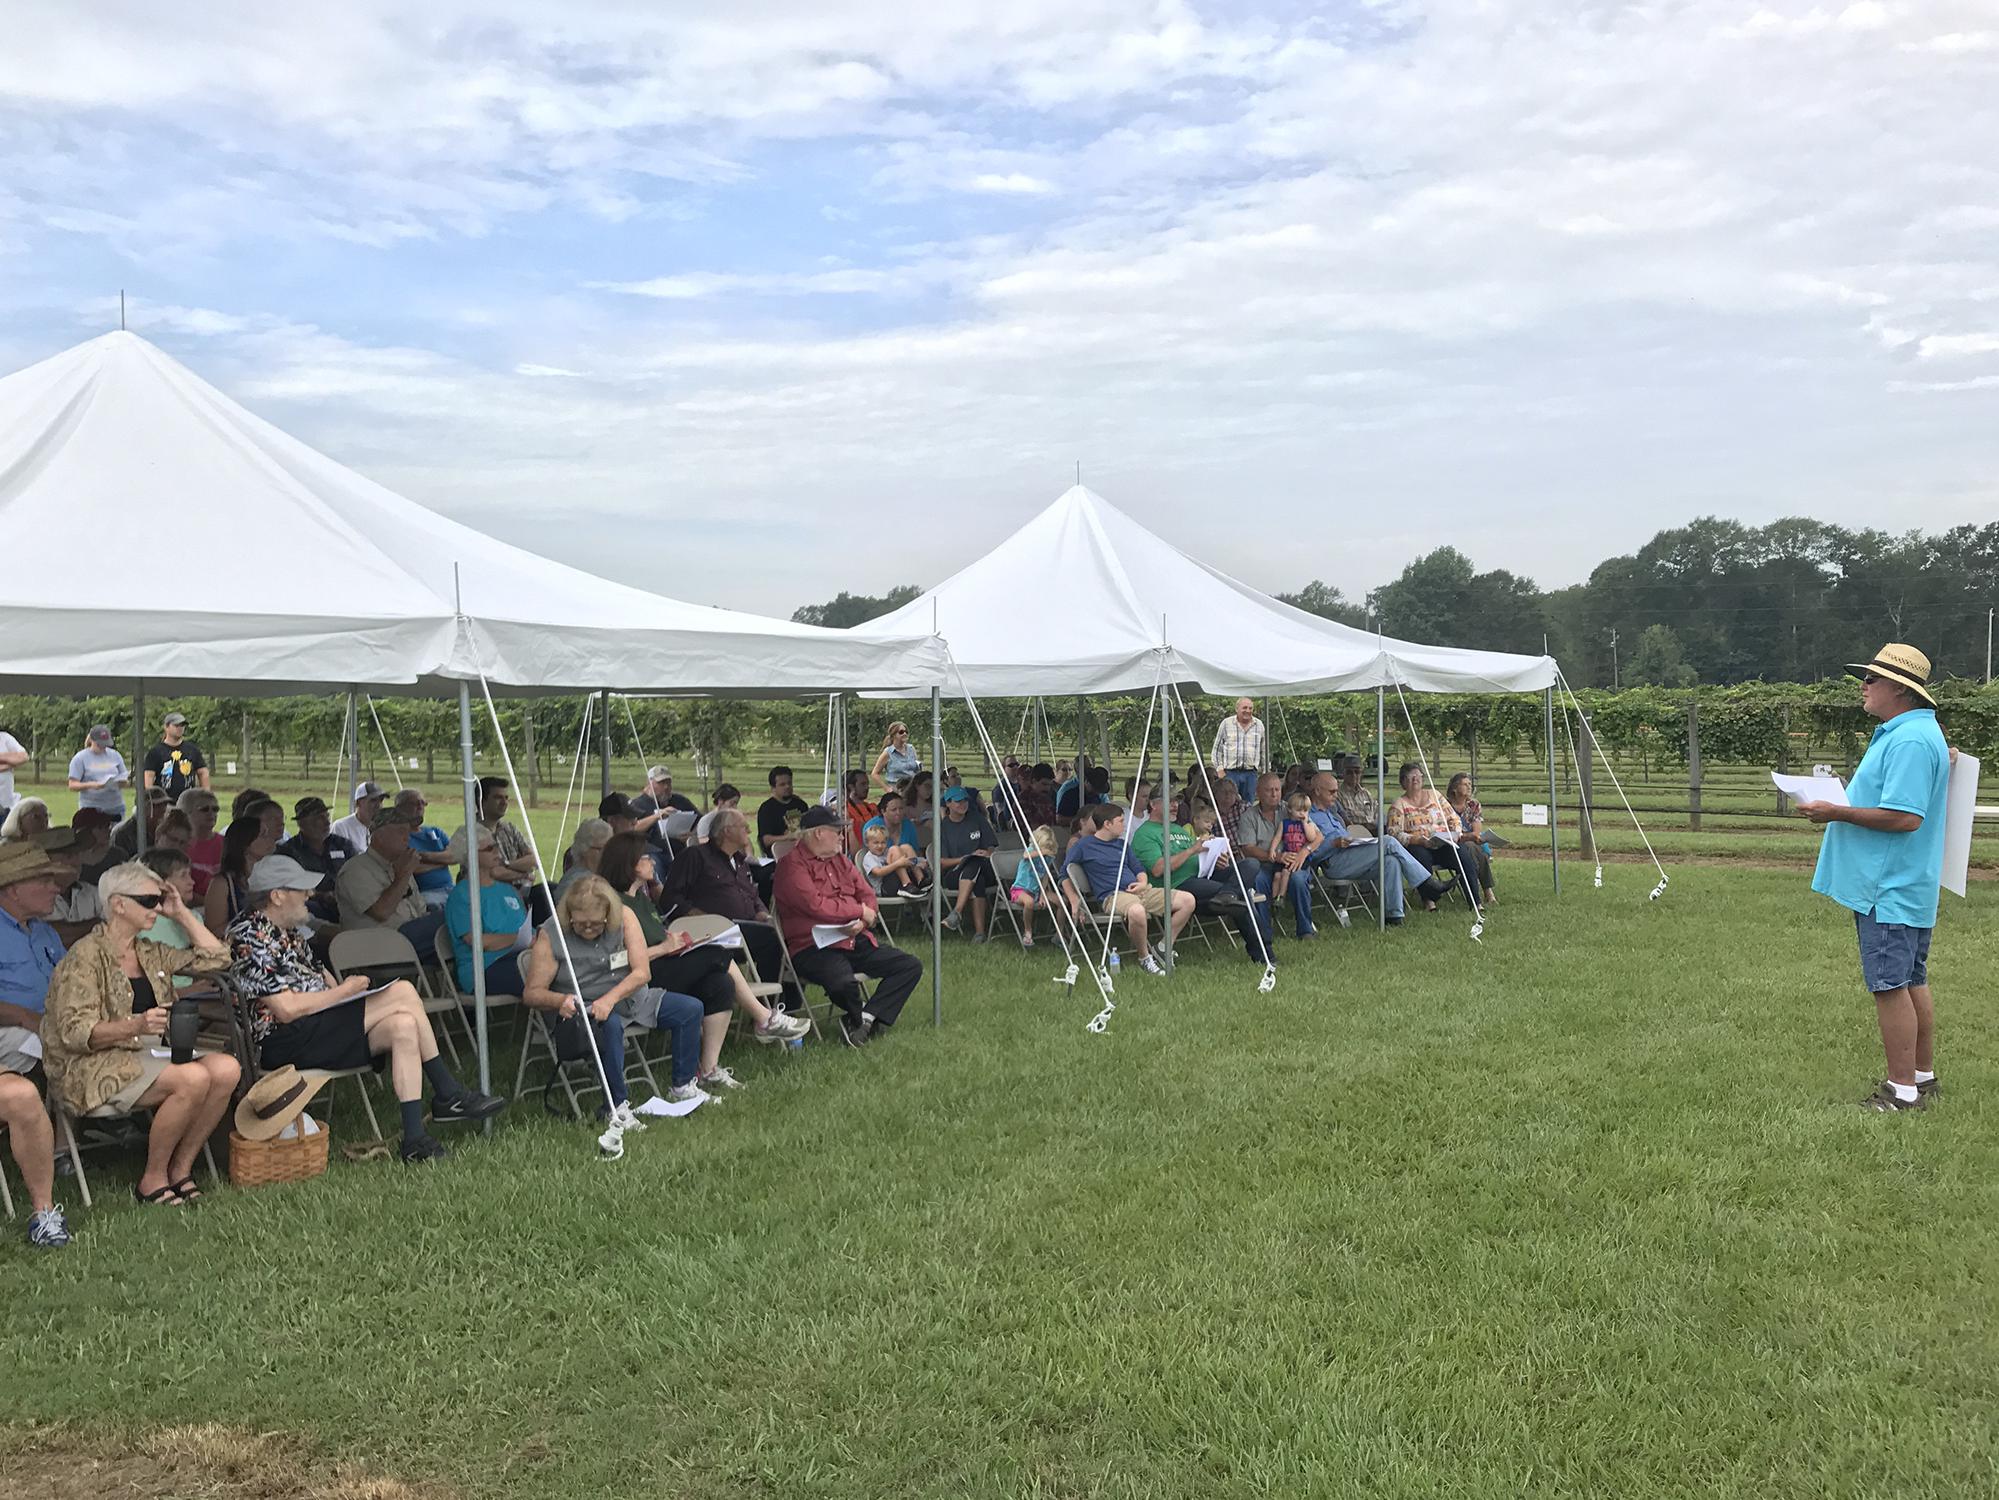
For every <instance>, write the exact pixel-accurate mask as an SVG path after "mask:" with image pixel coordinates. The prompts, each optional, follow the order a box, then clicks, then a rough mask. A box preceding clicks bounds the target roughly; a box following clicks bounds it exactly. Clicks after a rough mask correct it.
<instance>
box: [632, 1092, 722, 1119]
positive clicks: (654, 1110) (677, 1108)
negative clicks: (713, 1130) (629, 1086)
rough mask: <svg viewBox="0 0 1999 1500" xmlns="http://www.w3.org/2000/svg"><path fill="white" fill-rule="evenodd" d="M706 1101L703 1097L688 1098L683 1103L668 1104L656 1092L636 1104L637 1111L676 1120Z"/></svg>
mask: <svg viewBox="0 0 1999 1500" xmlns="http://www.w3.org/2000/svg"><path fill="white" fill-rule="evenodd" d="M707 1102H708V1101H707V1100H705V1099H689V1100H688V1101H687V1102H686V1103H685V1104H669V1103H668V1102H667V1101H666V1100H665V1099H662V1098H661V1097H660V1096H659V1095H658V1094H654V1095H653V1096H652V1097H651V1098H650V1099H648V1100H646V1102H645V1103H643V1104H641V1105H639V1106H638V1113H639V1114H642V1115H653V1116H655V1117H658V1116H662V1115H663V1116H665V1117H666V1118H668V1119H673V1120H677V1119H679V1118H680V1117H681V1116H683V1115H691V1114H693V1113H694V1111H695V1110H697V1109H699V1108H700V1107H701V1106H702V1105H703V1104H705V1103H707Z"/></svg>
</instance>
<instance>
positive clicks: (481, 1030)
mask: <svg viewBox="0 0 1999 1500" xmlns="http://www.w3.org/2000/svg"><path fill="white" fill-rule="evenodd" d="M458 764H459V773H460V776H461V777H462V778H463V791H464V794H465V867H464V879H465V880H466V881H467V882H468V883H469V884H470V886H471V890H470V892H469V894H470V896H471V898H472V899H471V900H470V901H469V902H468V903H467V905H468V906H469V907H470V909H471V917H472V930H471V932H470V933H468V934H467V935H466V939H465V941H466V942H467V944H468V945H470V947H471V950H472V1017H473V1035H474V1037H475V1038H476V1040H477V1042H478V1047H479V1092H480V1093H482V1094H490V1093H492V1092H493V1059H492V1052H491V1050H490V1049H489V1048H488V1046H487V1041H486V961H485V960H486V940H485V925H484V923H483V922H482V921H481V918H482V916H483V915H484V914H483V913H482V912H481V911H480V909H479V899H480V891H479V772H478V769H477V768H476V767H475V766H474V765H473V764H472V685H471V684H470V683H469V682H464V681H460V682H459V684H458ZM491 1124H492V1122H491V1121H488V1122H487V1125H488V1128H489V1129H490V1128H491Z"/></svg>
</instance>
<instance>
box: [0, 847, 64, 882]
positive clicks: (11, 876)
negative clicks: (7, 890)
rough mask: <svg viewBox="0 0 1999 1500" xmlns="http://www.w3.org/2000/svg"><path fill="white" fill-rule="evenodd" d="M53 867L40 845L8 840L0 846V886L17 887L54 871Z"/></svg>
mask: <svg viewBox="0 0 1999 1500" xmlns="http://www.w3.org/2000/svg"><path fill="white" fill-rule="evenodd" d="M54 869H55V865H54V864H53V863H51V862H50V860H49V856H48V854H47V852H46V851H45V850H43V848H42V847H41V845H39V844H37V843H33V842H31V841H29V840H27V839H9V840H7V842H6V843H4V844H0V886H8V885H17V884H19V883H20V882H21V881H23V880H33V879H34V878H35V877H36V876H38V875H47V874H50V873H52V872H53V871H54Z"/></svg>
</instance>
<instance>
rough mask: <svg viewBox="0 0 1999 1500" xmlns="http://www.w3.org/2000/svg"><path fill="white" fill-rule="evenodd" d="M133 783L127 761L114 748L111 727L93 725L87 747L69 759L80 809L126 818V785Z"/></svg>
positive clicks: (72, 789)
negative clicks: (129, 782)
mask: <svg viewBox="0 0 1999 1500" xmlns="http://www.w3.org/2000/svg"><path fill="white" fill-rule="evenodd" d="M131 779H132V770H131V767H129V766H127V765H126V764H125V757H124V756H122V755H120V754H119V753H118V752H117V751H116V750H114V749H113V748H112V747H111V726H110V725H109V724H93V725H91V726H90V734H89V736H88V737H87V738H86V739H85V741H84V746H83V748H82V749H81V750H79V751H77V752H76V754H74V755H72V756H71V757H70V758H69V789H70V790H71V791H72V792H75V793H76V805H77V807H78V808H85V807H87V808H90V809H92V810H94V811H96V812H107V813H110V814H111V821H112V822H114V823H116V822H117V821H118V820H119V819H120V818H122V817H124V816H125V783H126V782H128V781H130V780H131Z"/></svg>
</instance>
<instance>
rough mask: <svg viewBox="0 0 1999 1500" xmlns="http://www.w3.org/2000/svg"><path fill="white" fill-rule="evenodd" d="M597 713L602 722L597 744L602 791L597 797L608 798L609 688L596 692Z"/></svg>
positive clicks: (609, 764) (609, 784) (609, 768)
mask: <svg viewBox="0 0 1999 1500" xmlns="http://www.w3.org/2000/svg"><path fill="white" fill-rule="evenodd" d="M597 712H598V714H599V715H600V716H601V717H602V718H603V720H604V722H603V724H602V725H601V726H599V727H600V730H601V738H600V739H599V740H598V742H597V743H598V760H599V764H600V766H601V776H600V778H599V779H600V780H601V781H602V782H603V783H604V785H603V789H602V790H601V791H600V792H599V793H598V794H597V795H598V796H600V797H608V796H610V795H611V690H610V689H609V688H599V689H598V690H597Z"/></svg>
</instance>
